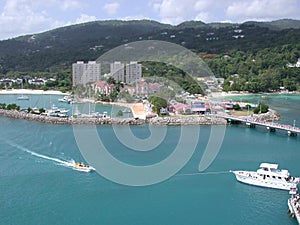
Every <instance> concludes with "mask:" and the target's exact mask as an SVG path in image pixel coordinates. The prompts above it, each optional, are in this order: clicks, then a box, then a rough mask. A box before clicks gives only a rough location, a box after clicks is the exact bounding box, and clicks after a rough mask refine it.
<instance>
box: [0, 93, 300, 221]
mask: <svg viewBox="0 0 300 225" xmlns="http://www.w3.org/2000/svg"><path fill="white" fill-rule="evenodd" d="M52 97H53V96H52ZM298 97H299V96H298ZM0 98H2V100H6V99H5V98H7V97H3V96H0ZM253 101H254V100H253ZM268 101H270V102H271V103H270V104H274V106H275V107H278V110H280V109H281V107H284V105H292V106H293V107H292V108H291V109H289V110H283V111H281V112H282V118H283V120H286V121H293V120H294V119H297V118H299V110H300V105H299V98H296V99H293V98H290V96H287V99H285V101H283V100H281V96H274V97H270V98H268ZM0 102H2V101H1V100H0ZM289 102H291V103H289ZM295 103H297V104H295ZM24 104H25V103H24ZM98 107H100V108H99V111H101V110H107V108H105V109H102V108H101V107H102V106H98ZM297 120H298V119H297ZM299 121H300V120H299ZM157 129H163V128H157ZM199 129H200V135H199V141H198V145H197V147H196V151H195V153H194V154H193V156H192V158H191V160H190V161H189V162H188V163H187V164H186V165H185V166H184V168H183V169H181V170H180V171H179V172H178V173H177V174H176V175H175V176H173V177H171V178H169V179H168V180H166V181H164V182H161V183H159V184H156V185H151V186H145V187H130V186H124V185H119V184H116V183H113V182H111V181H109V180H107V179H105V178H103V177H102V176H100V175H99V174H98V173H83V172H78V171H74V170H72V169H70V168H68V167H66V166H65V165H64V164H63V163H60V161H61V162H65V161H70V160H72V159H74V160H75V161H84V158H83V157H82V156H81V154H80V151H79V149H78V147H77V145H76V140H75V137H74V134H73V128H72V126H69V125H50V124H43V123H37V122H29V121H25V120H15V119H9V118H4V117H0V162H1V167H0V191H1V194H0V202H1V204H0V224H5V225H6V224H149V225H150V224H205V225H206V224H209V225H210V224H228V225H229V224H245V225H247V224H249V225H250V224H251V225H252V224H262V225H265V224H278V225H282V224H287V225H289V224H291V225H293V224H296V221H295V220H292V219H291V218H290V217H289V215H288V213H287V199H288V198H289V194H288V192H286V191H281V190H273V189H267V188H260V187H254V186H249V185H245V184H241V183H239V182H237V181H236V180H235V178H234V176H233V175H232V174H230V173H229V172H228V171H229V170H235V169H249V170H255V169H257V167H258V166H259V164H260V162H263V161H266V162H276V163H279V165H280V167H282V168H287V169H289V170H290V172H291V173H292V174H293V175H296V176H300V166H299V165H300V164H299V160H300V151H299V143H300V137H287V136H286V135H285V134H280V133H268V132H266V131H265V130H263V129H247V128H245V127H243V126H228V127H227V128H226V133H225V139H224V141H223V144H222V146H221V149H220V152H219V154H218V155H217V157H216V159H215V160H214V161H213V163H212V164H211V165H210V167H209V168H208V169H207V170H206V171H205V172H204V173H199V172H198V165H199V162H200V160H201V158H202V155H203V152H204V149H205V147H206V144H207V142H208V138H209V136H210V133H211V127H209V126H201V127H199ZM97 130H98V133H99V135H101V139H102V140H103V143H104V144H105V146H106V147H107V148H108V149H109V151H110V153H111V154H112V155H113V156H115V157H116V158H118V159H120V160H122V161H124V162H127V163H130V164H133V165H149V164H153V163H155V162H159V161H161V160H162V159H164V158H165V157H167V156H168V155H169V154H171V152H172V149H173V148H174V146H176V144H177V141H178V138H179V136H180V127H168V129H167V135H166V138H165V140H164V141H163V143H162V144H161V145H159V146H158V147H157V148H156V149H155V150H154V151H151V152H135V151H131V150H129V149H128V148H127V147H125V146H124V145H122V143H120V142H119V141H118V140H117V138H116V137H115V135H114V131H113V129H112V127H111V126H99V127H97ZM131 130H132V132H133V133H134V134H136V135H137V136H138V137H140V138H145V137H147V136H149V134H150V132H149V129H148V127H147V126H133V127H131ZM36 153H37V154H38V156H37V154H36ZM39 156H42V157H39ZM47 157H50V158H47Z"/></svg>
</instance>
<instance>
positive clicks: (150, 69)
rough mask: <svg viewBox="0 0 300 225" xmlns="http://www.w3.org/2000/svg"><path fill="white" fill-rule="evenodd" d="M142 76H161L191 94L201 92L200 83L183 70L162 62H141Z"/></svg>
mask: <svg viewBox="0 0 300 225" xmlns="http://www.w3.org/2000/svg"><path fill="white" fill-rule="evenodd" d="M142 65H143V67H142V69H143V76H144V77H163V78H165V79H167V80H171V81H174V82H175V83H176V84H177V85H179V86H180V87H181V88H182V89H183V90H185V91H187V92H189V93H191V94H203V93H204V92H203V90H202V89H201V87H200V84H199V83H198V82H197V81H196V80H195V79H194V78H193V77H191V76H190V75H188V74H186V73H185V72H184V71H183V70H181V69H179V68H176V67H175V66H172V65H166V64H165V63H162V62H142Z"/></svg>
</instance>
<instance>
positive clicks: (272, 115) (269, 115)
mask: <svg viewBox="0 0 300 225" xmlns="http://www.w3.org/2000/svg"><path fill="white" fill-rule="evenodd" d="M251 118H252V119H254V120H256V121H273V120H274V121H277V120H280V115H279V113H278V112H277V111H275V110H273V109H269V111H268V112H266V113H261V114H252V115H251Z"/></svg>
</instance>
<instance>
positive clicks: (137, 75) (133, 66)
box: [125, 62, 142, 84]
mask: <svg viewBox="0 0 300 225" xmlns="http://www.w3.org/2000/svg"><path fill="white" fill-rule="evenodd" d="M141 78H142V64H138V63H137V62H130V63H128V64H126V73H125V82H126V83H127V84H130V83H133V82H135V81H138V80H140V79H141Z"/></svg>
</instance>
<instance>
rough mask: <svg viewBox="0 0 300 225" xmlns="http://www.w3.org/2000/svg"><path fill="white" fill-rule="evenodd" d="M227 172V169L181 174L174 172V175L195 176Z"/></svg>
mask: <svg viewBox="0 0 300 225" xmlns="http://www.w3.org/2000/svg"><path fill="white" fill-rule="evenodd" d="M226 173H229V171H213V172H204V173H201V172H198V173H181V174H176V175H175V176H178V177H180V176H196V175H213V174H214V175H217V174H226Z"/></svg>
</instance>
